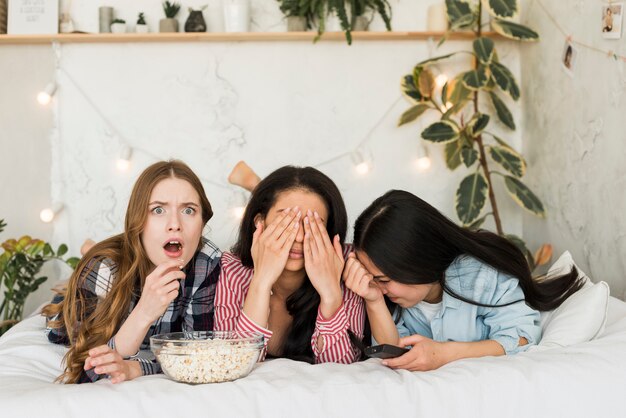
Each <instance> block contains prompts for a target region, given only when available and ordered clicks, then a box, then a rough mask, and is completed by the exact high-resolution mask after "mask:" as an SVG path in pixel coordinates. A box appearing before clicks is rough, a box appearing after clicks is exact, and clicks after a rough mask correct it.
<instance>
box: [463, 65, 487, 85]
mask: <svg viewBox="0 0 626 418" xmlns="http://www.w3.org/2000/svg"><path fill="white" fill-rule="evenodd" d="M487 80H488V78H487V71H486V70H485V67H483V66H480V67H478V69H476V70H470V71H467V72H465V73H463V84H465V87H467V88H468V89H470V90H478V89H480V88H482V87H484V86H485V85H486V84H487Z"/></svg>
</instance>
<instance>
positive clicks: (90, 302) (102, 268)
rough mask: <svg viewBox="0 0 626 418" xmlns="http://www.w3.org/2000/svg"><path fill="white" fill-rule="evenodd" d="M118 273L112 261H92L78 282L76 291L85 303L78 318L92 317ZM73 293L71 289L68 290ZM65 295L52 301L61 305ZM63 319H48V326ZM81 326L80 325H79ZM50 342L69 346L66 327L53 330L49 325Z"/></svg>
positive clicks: (56, 316)
mask: <svg viewBox="0 0 626 418" xmlns="http://www.w3.org/2000/svg"><path fill="white" fill-rule="evenodd" d="M116 271H117V266H116V265H115V263H113V261H112V260H110V259H100V260H98V259H95V258H94V259H91V260H90V261H89V262H88V263H87V265H86V266H85V268H84V269H83V271H82V272H81V274H80V279H79V280H78V283H79V287H78V288H77V289H76V290H75V291H76V292H77V293H80V295H81V296H82V299H83V300H84V301H85V303H84V304H83V305H81V306H79V309H82V310H79V312H78V316H79V317H81V318H84V317H87V316H89V315H91V313H92V312H93V311H94V310H95V308H96V306H97V305H98V303H99V302H100V301H101V300H102V299H104V296H106V294H107V293H108V292H109V290H110V289H111V286H112V281H113V277H114V275H115V273H116ZM67 291H68V292H69V291H72V290H71V289H70V288H68V290H67ZM64 298H65V296H64V295H56V296H55V297H54V299H52V303H61V302H62V301H63V300H64ZM60 318H61V314H60V313H59V314H57V315H55V316H54V317H50V318H47V324H49V323H50V321H57V320H59V319H60ZM77 326H80V323H79V324H78V325H77ZM46 332H47V334H48V340H49V341H50V342H52V343H55V344H63V345H69V343H70V341H69V337H68V334H67V330H66V329H65V327H64V326H61V327H60V328H52V327H50V326H49V325H48V326H47V328H46Z"/></svg>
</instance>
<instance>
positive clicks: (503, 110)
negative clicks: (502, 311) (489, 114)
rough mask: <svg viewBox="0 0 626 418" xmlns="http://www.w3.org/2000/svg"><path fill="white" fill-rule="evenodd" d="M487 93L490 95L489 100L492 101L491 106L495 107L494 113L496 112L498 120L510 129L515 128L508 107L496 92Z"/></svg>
mask: <svg viewBox="0 0 626 418" xmlns="http://www.w3.org/2000/svg"><path fill="white" fill-rule="evenodd" d="M489 95H490V96H491V102H492V103H493V107H494V108H495V109H496V113H497V114H498V118H499V119H500V121H501V122H502V123H504V124H505V125H506V126H507V127H509V128H510V129H513V130H515V121H514V120H513V114H512V113H511V111H510V110H509V108H508V107H507V106H506V104H504V102H503V101H502V100H501V99H500V98H499V97H498V95H497V94H496V93H494V92H489Z"/></svg>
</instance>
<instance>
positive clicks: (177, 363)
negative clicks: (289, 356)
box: [155, 339, 260, 383]
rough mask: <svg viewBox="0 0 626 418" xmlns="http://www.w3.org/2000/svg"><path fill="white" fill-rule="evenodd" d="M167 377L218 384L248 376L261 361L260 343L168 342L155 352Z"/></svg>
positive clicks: (183, 380)
mask: <svg viewBox="0 0 626 418" xmlns="http://www.w3.org/2000/svg"><path fill="white" fill-rule="evenodd" d="M155 351H156V353H155V354H156V357H157V359H158V361H159V363H160V364H161V367H162V368H163V371H164V372H165V374H167V375H168V376H169V377H171V378H172V379H174V380H176V381H178V382H184V383H218V382H228V381H231V380H235V379H239V378H240V377H244V376H247V375H248V373H250V371H252V368H253V367H254V364H255V363H256V362H257V360H258V359H259V353H260V347H259V345H258V344H254V343H250V342H247V341H236V340H221V339H206V340H189V341H188V342H187V341H185V342H184V344H183V345H180V343H178V344H176V343H173V342H167V343H165V344H163V346H161V347H160V349H158V350H155Z"/></svg>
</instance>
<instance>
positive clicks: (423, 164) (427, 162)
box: [415, 144, 432, 172]
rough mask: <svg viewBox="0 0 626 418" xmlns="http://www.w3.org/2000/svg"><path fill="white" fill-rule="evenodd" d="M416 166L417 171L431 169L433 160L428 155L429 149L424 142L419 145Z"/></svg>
mask: <svg viewBox="0 0 626 418" xmlns="http://www.w3.org/2000/svg"><path fill="white" fill-rule="evenodd" d="M415 166H416V167H417V171H419V172H424V171H427V170H429V169H430V167H431V166H432V161H431V159H430V156H429V155H428V150H427V149H426V147H424V145H423V144H419V145H418V146H417V158H416V159H415Z"/></svg>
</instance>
